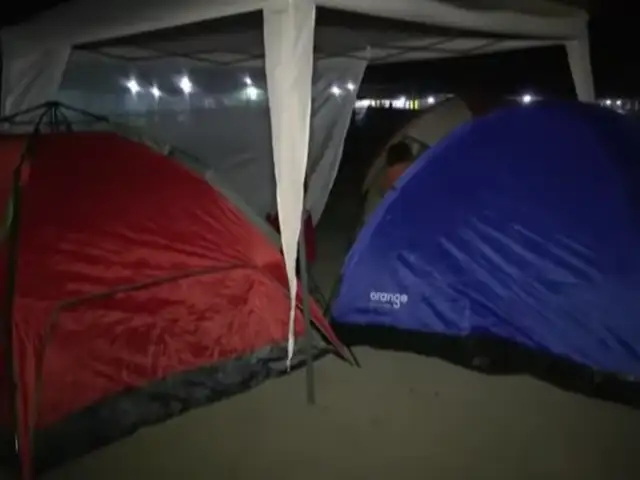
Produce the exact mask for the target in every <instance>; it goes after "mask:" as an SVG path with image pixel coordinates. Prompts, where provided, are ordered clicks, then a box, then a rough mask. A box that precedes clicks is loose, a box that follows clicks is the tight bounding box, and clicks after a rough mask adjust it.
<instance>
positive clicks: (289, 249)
mask: <svg viewBox="0 0 640 480" xmlns="http://www.w3.org/2000/svg"><path fill="white" fill-rule="evenodd" d="M316 7H318V8H317V9H316ZM324 9H329V10H328V11H326V12H325V10H324ZM316 10H318V11H317V12H316ZM260 11H261V12H262V15H261V16H260V15H259V14H258V15H257V16H256V15H253V16H252V15H249V16H246V17H245V16H244V15H242V16H240V17H235V18H234V17H233V16H238V15H241V14H250V13H251V12H260ZM316 17H317V18H316ZM216 19H217V20H218V21H217V22H215V23H212V21H213V20H216ZM219 19H223V20H221V21H220V20H219ZM243 22H246V23H243ZM397 22H400V23H397ZM586 26H587V15H586V14H585V13H584V12H582V11H580V10H577V9H573V8H570V7H566V6H562V5H559V4H558V3H556V2H551V1H547V0H509V1H507V0H447V1H443V0H393V1H381V0H317V1H313V0H182V1H175V0H147V1H145V2H132V1H131V0H110V1H105V0H70V1H68V2H66V3H64V4H61V5H59V6H58V7H56V8H54V9H52V10H49V11H47V12H45V13H43V14H41V15H40V16H38V17H36V18H34V19H32V20H30V21H28V22H26V23H23V24H20V25H17V26H14V27H10V28H7V29H5V30H3V31H2V32H0V34H1V39H2V47H3V49H2V50H3V79H2V111H3V113H12V112H15V111H17V110H20V109H23V108H27V107H30V106H33V105H34V104H37V103H41V102H42V101H43V100H47V99H50V98H53V96H54V95H53V94H54V93H55V91H56V90H57V88H58V86H59V84H60V81H61V78H62V74H63V72H64V68H65V65H66V62H67V59H68V55H69V52H70V50H71V48H84V49H90V50H97V51H101V52H102V53H103V54H107V55H117V56H120V57H121V58H125V59H133V58H138V60H140V56H144V55H147V56H148V55H149V54H152V55H156V56H157V55H160V56H189V57H191V56H196V57H195V58H193V60H194V61H203V60H204V61H214V62H231V63H238V62H248V63H251V62H259V61H261V60H262V59H264V68H265V71H266V77H267V88H268V95H269V105H270V118H271V131H272V147H273V161H274V165H275V174H276V184H277V187H276V189H277V199H278V208H279V212H280V222H281V232H282V243H283V252H284V256H285V261H286V263H287V270H288V275H289V278H290V283H289V284H290V288H291V298H292V308H291V317H290V325H291V326H292V325H293V311H294V302H293V299H294V298H295V289H296V281H295V260H296V257H297V239H298V236H299V231H300V220H301V212H302V204H303V180H304V176H305V172H306V164H307V156H308V143H309V117H310V111H311V107H310V105H311V78H312V71H313V58H314V51H315V53H317V54H319V55H325V56H339V55H346V56H350V55H354V56H362V55H364V56H366V58H367V59H369V60H370V61H371V62H377V63H381V62H389V61H400V60H402V61H406V60H417V59H428V58H440V57H444V56H451V55H467V54H472V53H488V52H491V51H498V50H503V49H510V48H524V47H528V46H536V45H545V44H550V43H563V44H565V45H566V48H567V52H568V56H569V61H570V64H571V67H572V73H573V77H574V81H575V83H576V90H577V92H578V96H579V97H580V98H581V99H583V100H593V96H594V94H593V84H592V80H591V67H590V63H589V48H588V38H587V28H586ZM316 27H317V28H316ZM172 29H173V31H171V30H172ZM163 30H164V31H163ZM214 31H215V33H214ZM150 32H154V33H150ZM314 45H315V46H314ZM201 55H202V56H203V57H202V58H200V56H201ZM290 347H291V349H290V351H292V345H290Z"/></svg>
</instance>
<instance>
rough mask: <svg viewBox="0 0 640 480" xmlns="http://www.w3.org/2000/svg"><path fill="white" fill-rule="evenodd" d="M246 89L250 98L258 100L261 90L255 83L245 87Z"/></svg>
mask: <svg viewBox="0 0 640 480" xmlns="http://www.w3.org/2000/svg"><path fill="white" fill-rule="evenodd" d="M245 91H246V92H247V98H248V99H249V100H257V99H258V96H259V95H260V90H258V89H257V88H256V87H255V86H253V85H249V86H247V88H246V89H245Z"/></svg>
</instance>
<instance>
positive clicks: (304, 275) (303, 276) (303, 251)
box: [298, 218, 316, 405]
mask: <svg viewBox="0 0 640 480" xmlns="http://www.w3.org/2000/svg"><path fill="white" fill-rule="evenodd" d="M302 221H303V224H304V218H303V219H302ZM306 237H307V236H306V232H305V229H304V228H303V229H302V231H301V232H300V240H299V241H298V244H299V257H300V258H299V260H298V262H299V265H300V285H301V287H302V292H301V293H302V315H303V316H304V347H305V367H306V386H307V403H308V404H309V405H315V404H316V382H315V372H314V366H313V326H312V325H311V308H310V306H309V296H310V294H309V271H308V270H309V268H308V267H309V265H308V263H307V245H306V241H307V238H306Z"/></svg>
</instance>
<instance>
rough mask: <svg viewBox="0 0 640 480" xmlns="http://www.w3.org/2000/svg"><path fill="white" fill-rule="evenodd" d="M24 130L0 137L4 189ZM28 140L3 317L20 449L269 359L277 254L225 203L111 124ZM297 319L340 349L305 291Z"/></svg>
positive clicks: (276, 360) (168, 402)
mask: <svg viewBox="0 0 640 480" xmlns="http://www.w3.org/2000/svg"><path fill="white" fill-rule="evenodd" d="M26 141H27V137H24V136H22V137H19V136H11V137H7V136H6V137H0V165H2V170H1V173H2V178H1V179H0V189H1V190H2V191H1V192H0V193H2V194H3V196H4V198H6V195H7V193H6V192H8V191H10V190H11V175H8V173H10V172H12V169H13V167H14V166H15V165H16V164H17V160H18V159H19V156H20V154H21V152H22V151H23V150H24V147H25V142H26ZM30 142H33V143H32V144H31V148H30V151H31V152H32V153H31V155H30V157H29V161H30V163H31V171H30V175H29V178H28V182H26V183H25V185H24V187H23V188H22V194H21V202H20V205H21V212H20V216H19V225H20V227H19V228H20V233H19V235H20V238H19V254H18V258H17V271H16V291H15V296H14V302H15V303H14V309H13V321H12V329H13V335H12V337H13V338H12V345H13V366H14V369H15V371H16V375H17V382H18V392H17V399H18V401H17V406H18V418H19V431H20V440H21V456H22V460H23V462H24V463H25V464H28V463H29V459H30V457H31V456H34V457H35V461H36V463H37V464H41V465H42V466H47V465H51V464H55V463H58V462H60V461H63V460H66V459H68V458H70V457H73V456H75V455H77V454H80V453H83V452H79V451H78V449H80V450H82V449H84V450H87V449H91V448H94V447H97V446H99V445H101V444H104V443H106V442H108V441H112V440H115V439H117V438H118V437H119V436H122V435H124V434H126V433H130V432H131V431H133V430H135V429H136V428H138V427H139V426H141V425H144V424H148V423H152V422H156V421H159V420H162V419H164V418H167V417H169V416H171V415H175V414H176V413H177V412H180V411H183V410H184V409H187V408H191V407H193V406H195V405H199V404H203V403H208V402H210V401H212V400H215V399H217V398H220V397H222V396H225V395H228V394H229V393H234V392H236V391H240V390H242V389H245V388H248V387H250V386H252V385H255V384H256V383H258V382H259V381H261V380H263V379H265V378H267V377H269V376H270V375H275V374H279V373H282V372H283V371H284V360H283V359H284V356H285V351H286V348H285V344H286V337H287V320H288V308H289V305H288V304H289V301H288V290H287V286H286V285H287V282H286V275H285V271H284V264H283V260H282V256H281V255H280V253H279V248H278V245H275V244H274V243H273V242H271V241H270V240H269V239H268V238H266V236H265V235H264V234H263V233H262V232H261V231H260V229H259V228H258V227H257V226H255V225H254V224H252V223H251V222H250V221H249V220H247V219H246V217H245V216H244V215H243V214H242V212H241V211H239V210H238V209H237V208H236V207H235V206H234V205H232V204H231V203H230V202H229V201H228V200H227V199H226V198H225V197H224V196H223V195H222V194H220V193H219V192H217V191H216V190H215V189H214V188H212V187H211V186H210V185H209V184H207V183H206V182H205V181H204V180H202V179H200V178H197V177H196V176H195V175H193V174H191V173H190V172H189V171H187V170H185V169H183V168H182V167H181V166H180V165H178V164H177V163H174V162H173V161H172V160H170V159H168V158H167V157H164V156H162V155H160V154H158V153H155V152H153V151H152V150H151V149H149V148H147V147H146V146H144V145H141V144H138V143H135V142H132V141H130V140H128V139H125V138H123V137H120V136H118V135H116V134H112V133H59V134H46V135H38V136H36V137H35V138H34V139H32V140H30ZM8 167H11V168H8ZM5 260H6V255H5ZM5 265H6V262H5ZM6 272H7V268H4V270H3V277H0V279H1V281H2V285H1V286H3V287H5V288H3V291H5V290H6V284H7V278H6ZM312 318H313V321H314V323H315V325H316V326H317V327H318V329H319V330H320V331H321V332H322V334H324V337H325V338H327V339H328V340H329V341H330V342H331V343H333V345H334V346H336V347H337V348H338V349H339V350H340V351H341V352H344V348H343V347H342V346H341V345H340V343H339V342H338V340H337V339H336V338H335V336H334V334H333V332H332V331H331V328H330V327H329V325H328V323H327V322H326V320H325V319H324V318H323V317H322V314H321V312H320V310H319V309H318V308H317V306H316V305H315V304H313V303H312ZM297 320H298V325H297V332H298V333H299V334H300V333H301V332H302V330H303V322H302V315H301V313H300V312H298V316H297ZM3 367H5V368H2V369H1V370H2V371H3V372H4V377H3V378H4V382H5V384H6V383H7V378H8V374H7V371H8V367H9V366H8V365H3ZM163 382H164V383H163ZM196 387H197V388H196ZM5 391H8V390H5ZM6 397H7V395H5V399H4V400H5V404H4V407H2V408H4V412H5V418H4V421H5V422H7V418H6V416H7V412H9V411H10V409H9V408H8V407H7V398H6ZM30 446H33V451H30Z"/></svg>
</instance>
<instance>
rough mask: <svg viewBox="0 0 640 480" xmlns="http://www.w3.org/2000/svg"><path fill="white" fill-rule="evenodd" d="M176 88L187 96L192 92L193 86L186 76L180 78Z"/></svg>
mask: <svg viewBox="0 0 640 480" xmlns="http://www.w3.org/2000/svg"><path fill="white" fill-rule="evenodd" d="M178 86H179V87H180V89H181V90H182V91H183V92H184V94H185V95H189V94H190V93H191V92H193V84H192V83H191V80H189V77H187V76H186V75H183V76H182V77H180V81H179V82H178Z"/></svg>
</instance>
